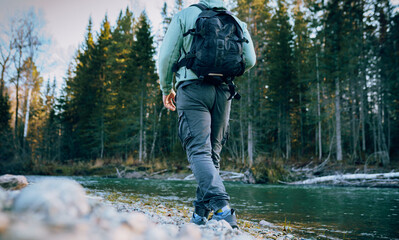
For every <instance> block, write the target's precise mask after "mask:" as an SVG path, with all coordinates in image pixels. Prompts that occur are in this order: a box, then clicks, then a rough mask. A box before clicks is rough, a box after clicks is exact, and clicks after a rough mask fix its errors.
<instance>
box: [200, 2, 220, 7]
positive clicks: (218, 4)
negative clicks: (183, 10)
mask: <svg viewBox="0 0 399 240" xmlns="http://www.w3.org/2000/svg"><path fill="white" fill-rule="evenodd" d="M200 3H202V4H204V5H206V6H207V7H209V8H225V6H224V2H223V0H200Z"/></svg>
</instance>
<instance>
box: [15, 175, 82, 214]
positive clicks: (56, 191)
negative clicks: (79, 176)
mask: <svg viewBox="0 0 399 240" xmlns="http://www.w3.org/2000/svg"><path fill="white" fill-rule="evenodd" d="M13 210H14V211H15V212H16V213H26V212H28V213H37V214H39V215H40V216H41V217H43V218H44V219H47V220H53V219H61V220H62V219H67V218H77V217H81V216H83V215H86V214H88V213H89V211H90V206H89V204H88V201H87V198H86V195H85V190H84V189H83V187H82V186H81V185H80V184H78V183H77V182H75V181H73V180H67V179H63V180H61V179H59V180H44V181H42V182H38V183H35V184H33V185H30V186H28V187H27V188H25V189H23V190H22V191H21V193H20V194H19V195H18V196H17V198H16V199H15V202H14V205H13Z"/></svg>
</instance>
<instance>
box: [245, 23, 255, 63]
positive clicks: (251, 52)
mask: <svg viewBox="0 0 399 240" xmlns="http://www.w3.org/2000/svg"><path fill="white" fill-rule="evenodd" d="M243 35H244V38H246V39H247V40H248V43H244V44H243V53H244V59H245V71H248V70H249V69H251V68H252V67H253V66H255V63H256V54H255V48H254V43H253V42H252V38H251V35H250V34H249V32H248V29H247V24H245V23H243Z"/></svg>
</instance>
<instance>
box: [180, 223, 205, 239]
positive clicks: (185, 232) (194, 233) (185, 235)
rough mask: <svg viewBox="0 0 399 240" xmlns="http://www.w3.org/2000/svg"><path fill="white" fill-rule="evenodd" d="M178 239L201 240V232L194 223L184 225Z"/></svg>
mask: <svg viewBox="0 0 399 240" xmlns="http://www.w3.org/2000/svg"><path fill="white" fill-rule="evenodd" d="M178 238H179V239H181V240H200V239H201V231H200V229H199V227H198V226H197V225H195V224H193V223H187V224H184V225H183V227H182V228H181V229H180V232H179V234H178Z"/></svg>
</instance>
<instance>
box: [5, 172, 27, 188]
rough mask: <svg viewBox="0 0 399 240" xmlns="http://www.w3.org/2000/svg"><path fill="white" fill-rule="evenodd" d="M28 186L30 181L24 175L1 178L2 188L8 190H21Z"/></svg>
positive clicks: (8, 175)
mask: <svg viewBox="0 0 399 240" xmlns="http://www.w3.org/2000/svg"><path fill="white" fill-rule="evenodd" d="M26 186H28V180H27V179H26V177H25V176H22V175H11V174H6V175H2V176H0V187H3V188H5V189H6V190H19V189H22V188H24V187H26Z"/></svg>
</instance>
